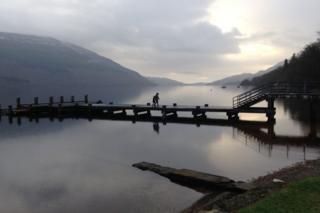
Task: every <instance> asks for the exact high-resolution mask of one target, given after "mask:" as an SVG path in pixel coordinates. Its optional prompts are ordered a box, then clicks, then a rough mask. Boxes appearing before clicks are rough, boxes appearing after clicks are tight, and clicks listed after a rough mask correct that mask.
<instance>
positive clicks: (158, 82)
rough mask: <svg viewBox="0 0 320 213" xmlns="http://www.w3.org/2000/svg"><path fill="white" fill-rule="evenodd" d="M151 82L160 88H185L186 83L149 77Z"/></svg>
mask: <svg viewBox="0 0 320 213" xmlns="http://www.w3.org/2000/svg"><path fill="white" fill-rule="evenodd" d="M147 78H148V79H149V81H151V82H153V83H155V84H156V85H158V86H183V85H185V83H182V82H180V81H175V80H172V79H169V78H159V77H147Z"/></svg>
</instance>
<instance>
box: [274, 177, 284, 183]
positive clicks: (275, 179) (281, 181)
mask: <svg viewBox="0 0 320 213" xmlns="http://www.w3.org/2000/svg"><path fill="white" fill-rule="evenodd" d="M272 182H273V183H285V181H283V180H280V179H277V178H274V179H273V180H272Z"/></svg>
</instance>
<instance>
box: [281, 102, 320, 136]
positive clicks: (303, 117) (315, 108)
mask: <svg viewBox="0 0 320 213" xmlns="http://www.w3.org/2000/svg"><path fill="white" fill-rule="evenodd" d="M278 102H279V103H280V104H282V105H283V108H284V110H285V112H286V113H289V115H290V117H291V119H293V120H295V121H298V122H301V123H302V125H301V126H302V128H303V129H304V130H305V131H309V129H308V128H307V129H306V128H305V127H306V126H310V128H311V129H313V130H312V131H318V132H319V131H320V112H319V109H320V102H319V101H314V100H301V99H300V100H294V99H290V100H288V99H281V100H279V101H278ZM310 124H312V125H310Z"/></svg>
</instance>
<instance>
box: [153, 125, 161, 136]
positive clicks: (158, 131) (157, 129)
mask: <svg viewBox="0 0 320 213" xmlns="http://www.w3.org/2000/svg"><path fill="white" fill-rule="evenodd" d="M153 130H154V131H155V132H156V133H157V134H159V133H160V126H159V123H153Z"/></svg>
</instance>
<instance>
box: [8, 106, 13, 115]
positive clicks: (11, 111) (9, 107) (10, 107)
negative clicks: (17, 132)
mask: <svg viewBox="0 0 320 213" xmlns="http://www.w3.org/2000/svg"><path fill="white" fill-rule="evenodd" d="M8 109H9V115H10V116H12V115H13V110H12V106H11V105H9V106H8Z"/></svg>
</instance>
